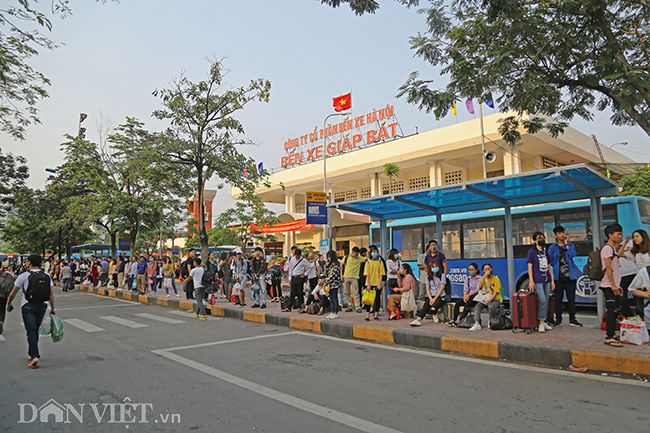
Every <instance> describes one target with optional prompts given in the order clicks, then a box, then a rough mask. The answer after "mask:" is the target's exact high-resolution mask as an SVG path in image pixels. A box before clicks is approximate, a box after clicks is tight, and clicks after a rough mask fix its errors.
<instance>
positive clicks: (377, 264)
mask: <svg viewBox="0 0 650 433" xmlns="http://www.w3.org/2000/svg"><path fill="white" fill-rule="evenodd" d="M363 275H365V276H366V290H376V292H375V302H374V303H373V305H372V311H373V313H375V320H379V309H380V308H381V288H382V279H383V276H384V275H386V270H385V269H384V263H383V262H382V261H381V260H380V258H379V250H378V249H377V247H376V246H374V245H371V246H370V259H369V260H368V261H367V262H366V266H365V267H364V269H363ZM364 291H365V290H364ZM362 297H363V295H362ZM363 308H364V309H365V310H366V318H365V319H364V320H365V321H366V322H368V321H370V310H371V306H370V305H366V304H364V305H363Z"/></svg>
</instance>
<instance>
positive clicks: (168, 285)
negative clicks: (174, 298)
mask: <svg viewBox="0 0 650 433" xmlns="http://www.w3.org/2000/svg"><path fill="white" fill-rule="evenodd" d="M171 288H172V279H171V278H165V279H164V280H163V289H171Z"/></svg>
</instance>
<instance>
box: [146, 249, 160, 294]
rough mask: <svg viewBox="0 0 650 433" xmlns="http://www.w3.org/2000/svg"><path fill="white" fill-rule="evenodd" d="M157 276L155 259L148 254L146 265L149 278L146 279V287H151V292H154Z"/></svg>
mask: <svg viewBox="0 0 650 433" xmlns="http://www.w3.org/2000/svg"><path fill="white" fill-rule="evenodd" d="M157 276H158V264H157V263H156V261H155V260H154V259H153V257H151V256H149V265H148V266H147V277H148V278H149V281H151V283H149V281H147V284H148V287H150V288H151V293H156V281H157V278H158V277H157Z"/></svg>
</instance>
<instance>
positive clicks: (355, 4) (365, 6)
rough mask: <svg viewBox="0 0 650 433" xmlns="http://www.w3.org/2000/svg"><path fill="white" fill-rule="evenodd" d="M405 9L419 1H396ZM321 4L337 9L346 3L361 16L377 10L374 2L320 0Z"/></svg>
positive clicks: (369, 0) (376, 4)
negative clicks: (404, 6)
mask: <svg viewBox="0 0 650 433" xmlns="http://www.w3.org/2000/svg"><path fill="white" fill-rule="evenodd" d="M396 1H397V2H399V3H402V4H403V5H406V6H407V7H410V6H415V5H418V4H419V3H420V1H419V0H396ZM321 3H322V4H326V5H329V6H332V7H335V8H336V7H339V6H341V4H345V3H347V4H348V6H350V9H352V11H353V12H354V13H355V14H357V15H363V14H365V13H371V14H374V13H375V12H376V11H377V10H378V9H379V3H378V2H377V1H375V0H321Z"/></svg>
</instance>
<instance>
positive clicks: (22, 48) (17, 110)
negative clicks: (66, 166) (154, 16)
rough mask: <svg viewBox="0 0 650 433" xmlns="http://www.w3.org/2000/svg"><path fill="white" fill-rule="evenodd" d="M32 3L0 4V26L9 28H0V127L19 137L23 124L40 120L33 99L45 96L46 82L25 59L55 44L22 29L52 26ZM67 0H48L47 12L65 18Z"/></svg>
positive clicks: (43, 76)
mask: <svg viewBox="0 0 650 433" xmlns="http://www.w3.org/2000/svg"><path fill="white" fill-rule="evenodd" d="M95 1H96V2H99V1H101V2H102V3H106V0H95ZM113 1H116V0H113ZM33 3H38V2H37V1H36V0H35V1H34V2H30V1H29V0H15V4H13V5H7V6H3V7H2V8H0V27H1V28H8V30H9V33H6V32H2V31H0V47H1V48H0V130H2V131H4V132H6V133H7V134H9V135H11V136H13V137H14V138H15V139H19V140H24V139H25V128H26V127H27V126H29V125H30V124H32V123H40V121H39V119H38V116H37V114H38V109H37V108H36V103H37V102H38V101H39V100H40V99H44V98H47V97H48V94H47V91H46V90H45V86H48V85H49V84H50V80H48V79H47V78H46V77H45V75H43V74H42V73H40V72H38V71H35V70H34V69H33V68H32V67H31V66H30V65H29V63H28V61H29V59H30V58H32V57H33V56H35V55H37V54H38V48H46V49H50V50H52V49H54V48H56V47H57V46H58V44H57V43H55V42H54V41H52V40H51V39H49V38H48V37H47V36H44V35H43V34H42V33H41V32H39V30H27V29H26V27H29V26H30V25H31V26H33V25H35V26H36V27H37V28H39V27H40V28H43V29H46V30H48V31H50V30H52V21H51V20H50V17H49V14H48V13H43V12H41V11H39V10H38V9H37V8H35V7H34V6H32V4H33ZM69 3H70V1H69V0H51V3H50V5H51V10H50V14H51V15H52V16H55V15H57V16H60V17H61V18H65V17H66V16H68V15H70V14H71V13H72V11H71V10H70V7H69V6H68V4H69Z"/></svg>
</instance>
